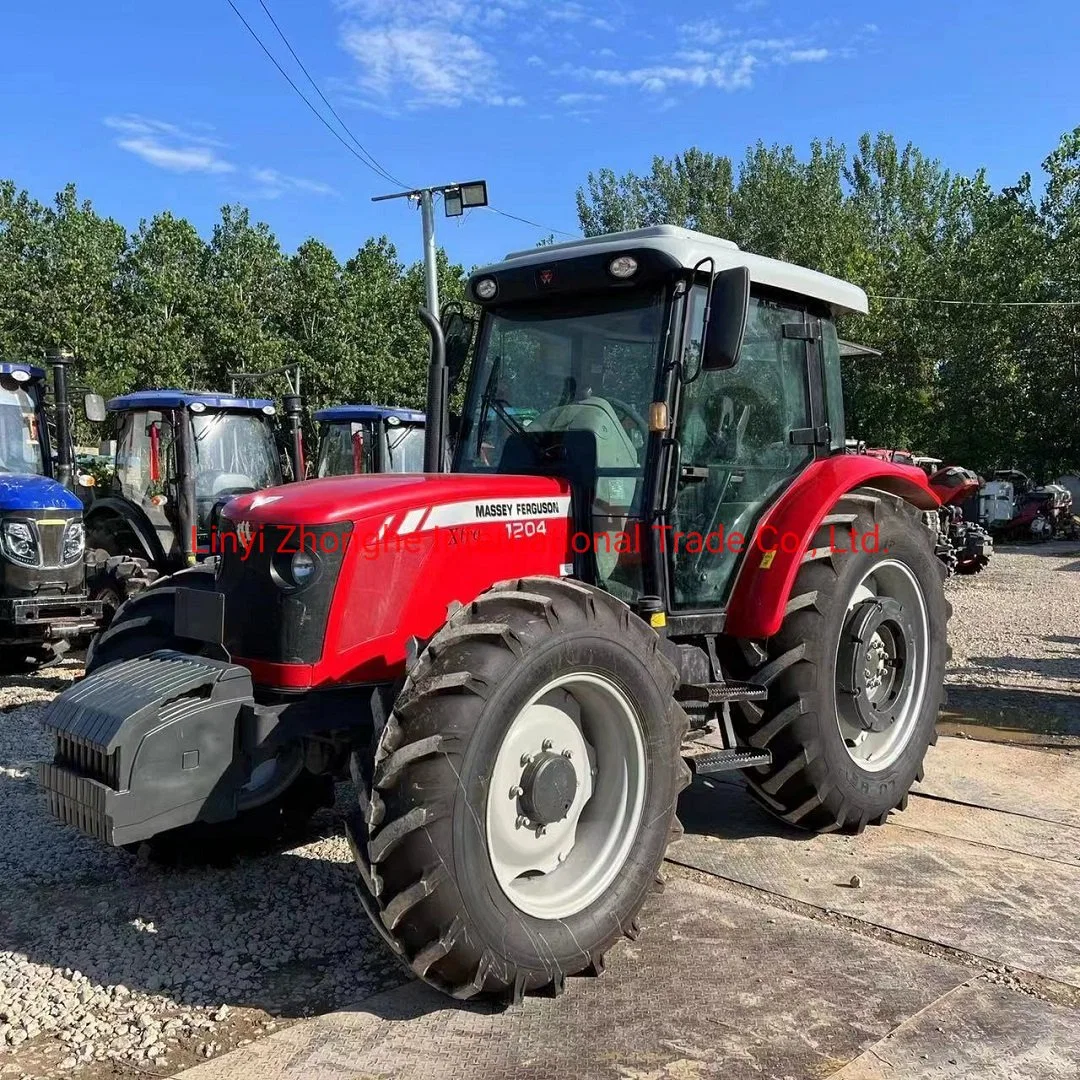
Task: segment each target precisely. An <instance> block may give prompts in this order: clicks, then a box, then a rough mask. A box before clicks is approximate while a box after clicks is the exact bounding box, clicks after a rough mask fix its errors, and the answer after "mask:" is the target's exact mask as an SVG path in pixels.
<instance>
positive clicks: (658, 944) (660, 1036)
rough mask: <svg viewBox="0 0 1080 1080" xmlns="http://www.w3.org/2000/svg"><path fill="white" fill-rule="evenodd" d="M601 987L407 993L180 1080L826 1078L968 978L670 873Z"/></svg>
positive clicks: (274, 1039)
mask: <svg viewBox="0 0 1080 1080" xmlns="http://www.w3.org/2000/svg"><path fill="white" fill-rule="evenodd" d="M643 923H644V930H643V932H642V935H641V937H640V938H639V939H638V940H637V941H636V942H632V943H631V942H623V943H622V944H621V945H620V946H619V947H618V948H616V949H615V950H614V951H613V953H612V954H611V957H610V958H609V971H608V974H607V975H606V976H605V977H604V978H602V979H598V980H597V979H582V980H574V981H573V982H572V984H571V986H570V987H569V989H568V992H567V993H566V994H565V995H564V996H563V997H561V998H558V999H541V998H528V999H526V1001H525V1002H524V1003H523V1005H522V1006H521V1007H519V1008H516V1009H508V1010H505V1011H495V1010H494V1009H493V1008H491V1007H490V1006H487V1007H483V1006H472V1007H469V1006H459V1005H456V1004H455V1003H453V1002H450V1001H449V1000H448V999H446V998H444V997H442V996H440V995H438V994H436V993H434V992H433V991H430V990H428V989H426V988H425V987H423V986H422V985H421V984H419V983H411V984H409V985H407V986H404V987H401V988H400V989H398V990H394V991H390V992H388V993H385V994H380V995H378V996H376V997H373V998H369V999H368V1000H366V1001H365V1002H363V1003H362V1004H360V1005H358V1006H357V1008H356V1009H355V1010H354V1011H351V1012H338V1013H332V1014H329V1015H326V1016H323V1017H320V1018H318V1019H316V1020H312V1021H304V1022H301V1023H299V1024H296V1025H294V1026H293V1027H291V1028H289V1029H287V1030H285V1031H283V1032H280V1033H278V1034H275V1035H273V1036H269V1037H267V1038H265V1039H260V1040H259V1041H257V1042H255V1043H253V1044H252V1045H251V1046H248V1047H245V1048H244V1049H242V1050H238V1051H235V1052H233V1053H231V1054H227V1055H224V1056H222V1057H221V1058H219V1059H217V1060H215V1061H210V1062H207V1063H206V1064H205V1065H200V1066H197V1067H196V1068H194V1069H192V1070H189V1071H188V1072H186V1073H184V1074H183V1075H184V1077H185V1078H186V1080H249V1078H250V1080H278V1078H282V1077H290V1078H292V1077H295V1078H297V1080H345V1078H352V1077H355V1078H360V1077H363V1078H365V1080H369V1078H380V1080H387V1078H396V1077H400V1078H409V1080H411V1078H413V1077H423V1078H424V1080H457V1078H458V1077H461V1076H468V1077H470V1080H498V1078H502V1077H507V1078H509V1077H513V1078H514V1080H546V1078H551V1080H556V1078H557V1080H565V1078H566V1077H571V1076H572V1077H575V1080H577V1078H580V1080H613V1078H614V1080H620V1078H621V1080H706V1078H711V1077H723V1078H724V1080H740V1078H743V1077H746V1078H751V1077H753V1078H760V1077H761V1076H762V1075H766V1076H775V1077H823V1076H827V1075H829V1074H830V1073H832V1072H833V1071H835V1069H837V1068H838V1067H840V1066H842V1065H843V1064H844V1063H845V1062H847V1061H849V1060H851V1059H852V1058H853V1057H855V1056H856V1055H857V1054H859V1053H860V1052H861V1051H862V1050H863V1049H865V1048H867V1047H869V1046H871V1045H873V1044H874V1043H876V1042H877V1041H878V1040H880V1039H881V1038H883V1037H884V1036H885V1035H886V1034H887V1033H888V1032H889V1031H891V1030H893V1028H895V1027H896V1025H898V1024H900V1023H902V1022H903V1021H904V1020H905V1019H907V1018H908V1017H910V1016H912V1015H914V1014H915V1013H917V1012H918V1011H920V1010H922V1009H925V1008H927V1007H928V1006H930V1005H931V1004H932V1002H933V1001H934V1000H936V999H937V998H938V997H939V996H940V995H942V994H943V993H946V992H948V991H949V990H951V989H953V988H954V987H956V986H957V985H959V984H960V983H961V982H962V981H963V980H964V979H965V977H966V976H967V975H968V974H969V971H968V970H967V969H965V968H962V967H960V966H958V965H954V964H951V963H949V962H947V961H943V960H939V959H935V958H933V957H930V956H926V955H924V954H922V953H919V952H917V951H915V950H911V949H905V948H901V947H898V946H895V945H891V944H889V943H887V942H883V941H875V940H872V939H870V938H866V937H861V936H859V935H853V934H850V933H847V932H845V931H843V930H839V929H837V928H835V927H832V926H828V925H825V924H823V923H819V922H815V921H813V920H810V919H807V918H804V917H801V916H798V915H792V914H789V913H787V912H783V911H778V910H772V909H768V908H762V907H761V906H760V905H756V904H753V903H751V902H749V901H747V900H744V899H742V898H740V897H736V896H733V895H732V894H730V893H725V892H723V891H721V890H719V889H716V888H714V887H711V886H709V885H703V884H700V883H698V882H694V881H691V880H689V879H687V878H684V877H681V876H679V873H678V871H677V870H675V871H673V872H672V877H671V880H670V881H669V883H668V888H667V890H666V891H665V893H664V894H663V895H662V896H659V897H657V898H655V899H654V900H652V901H651V902H650V904H649V905H648V906H647V907H646V910H645V917H644V919H643Z"/></svg>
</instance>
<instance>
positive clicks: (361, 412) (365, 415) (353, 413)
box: [315, 405, 424, 424]
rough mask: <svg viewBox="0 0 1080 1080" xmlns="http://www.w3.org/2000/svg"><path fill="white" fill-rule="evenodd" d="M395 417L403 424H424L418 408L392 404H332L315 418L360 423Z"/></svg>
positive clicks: (327, 421) (319, 411)
mask: <svg viewBox="0 0 1080 1080" xmlns="http://www.w3.org/2000/svg"><path fill="white" fill-rule="evenodd" d="M390 417H395V418H396V419H398V420H400V421H401V422H402V423H403V424H422V423H423V422H424V414H423V413H422V412H419V411H418V410H417V409H399V408H395V407H393V406H390V405H331V406H330V408H328V409H319V410H318V411H317V412H316V413H315V419H316V420H318V421H319V422H321V423H327V424H332V423H335V422H337V423H342V424H344V423H359V422H363V421H365V420H386V419H388V418H390Z"/></svg>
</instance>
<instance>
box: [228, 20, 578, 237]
mask: <svg viewBox="0 0 1080 1080" xmlns="http://www.w3.org/2000/svg"><path fill="white" fill-rule="evenodd" d="M226 3H228V5H229V7H231V8H232V9H233V12H234V13H235V15H236V17H237V18H238V19H239V20H240V21H241V22H242V23H243V24H244V29H246V30H247V32H248V33H249V34H250V35H251V37H252V38H253V39H254V40H255V42H256V44H258V46H259V48H260V49H262V51H263V52H264V53H265V54H266V57H267V59H268V60H269V61H270V62H271V63H272V64H273V65H274V67H276V68H277V70H278V72H279V73H280V75H281V77H282V78H283V79H284V80H285V81H286V82H287V83H288V84H289V86H291V87H292V89H293V91H294V92H295V93H296V95H297V97H299V98H300V100H301V101H302V102H303V103H304V104H305V105H306V106H307V107H308V109H310V110H311V112H312V114H313V115H314V116H315V118H316V119H317V120H318V121H319V123H320V124H322V125H323V127H325V128H326V130H327V131H329V132H330V134H331V135H333V136H334V138H335V139H337V141H338V142H339V143H341V145H342V146H344V147H345V149H346V150H348V152H349V153H350V154H352V156H353V157H354V158H356V159H357V160H358V161H359V162H360V163H361V164H362V165H364V166H365V168H367V169H370V170H371V171H372V172H373V173H375V174H376V175H377V176H381V177H382V178H383V179H384V180H388V181H389V182H390V183H392V184H395V185H396V186H397V187H399V188H401V189H402V190H405V191H408V190H410V186H409V185H408V184H405V183H403V182H402V181H401V180H399V179H398V178H397V177H396V176H394V175H393V174H392V173H390V172H389V171H388V170H387V169H385V168H384V167H383V166H382V165H380V164H379V162H378V161H377V160H376V159H375V157H374V156H373V155H372V154H371V152H370V151H369V150H367V148H366V147H365V146H364V145H363V143H361V142H360V140H359V139H358V138H357V137H356V136H355V135H354V134H353V132H352V130H351V129H350V128H349V126H348V124H346V123H345V121H344V120H342V118H341V116H340V115H339V114H338V112H337V110H336V109H335V108H334V106H333V105H331V104H330V102H329V101H328V100H327V98H326V95H325V94H323V92H322V90H320V89H319V85H318V83H316V82H315V80H314V79H313V78H312V77H311V73H310V72H309V71H308V69H307V67H306V66H305V65H304V62H303V61H302V60H301V59H300V57H299V56H298V55H297V52H296V50H295V49H294V48H293V47H292V44H291V43H290V42H289V39H288V37H287V36H286V35H285V32H284V31H283V30H282V29H281V27H280V26H279V25H278V22H277V20H276V19H275V18H274V16H273V14H272V13H271V11H270V9H269V8H268V7H267V5H266V3H265V2H264V0H259V6H260V7H261V8H262V9H263V11H264V12H266V15H267V18H269V20H270V22H271V23H272V24H273V26H274V29H275V30H276V31H277V33H278V36H279V37H280V38H281V40H282V41H283V42H284V43H285V47H286V48H287V49H288V50H289V53H290V55H291V56H292V58H293V59H294V60H295V61H296V63H297V65H298V66H299V67H300V70H301V71H302V72H303V73H304V75H305V76H306V78H307V80H308V82H309V83H311V85H312V87H314V89H315V92H316V93H317V94H318V95H319V97H320V98H321V99H322V101H323V103H324V104H325V105H326V107H327V108H328V109H329V110H330V112H331V114H332V115H333V116H334V118H335V119H336V120H337V122H338V123H339V124H340V125H341V127H342V128H343V129H344V130H345V132H346V133H347V134H348V136H349V138H351V139H352V141H353V142H354V143H355V144H356V147H358V148H359V151H358V150H357V149H356V148H354V147H353V146H350V145H349V143H348V142H346V140H345V139H344V138H343V137H342V135H341V133H340V132H339V131H338V130H337V129H336V128H334V126H333V125H332V124H331V123H330V122H329V121H328V120H327V119H326V117H325V116H323V114H322V113H321V112H320V111H319V110H318V109H317V108H316V107H315V106H314V105H313V104H312V103H311V101H310V99H309V98H308V97H307V96H306V95H305V94H304V92H303V91H302V90H301V89H300V87H299V86H297V85H296V83H295V82H294V81H293V79H292V77H291V76H290V75H289V73H288V72H287V71H286V70H285V69H284V68H283V67H282V66H281V64H280V63H278V60H277V57H276V56H274V54H273V53H272V52H271V51H270V50H269V49H268V48H267V46H266V44H265V42H264V41H263V40H262V38H261V37H259V35H258V33H257V32H256V31H255V29H254V28H253V27H252V25H251V23H249V22H248V21H247V19H245V18H244V15H243V13H242V12H241V11H240V9H239V8H238V7H237V6H236V4H235V3H234V2H233V0H226ZM487 209H489V210H490V211H491V212H492V213H494V214H498V215H499V216H500V217H504V218H509V219H510V220H511V221H517V222H520V223H521V224H522V225H529V226H531V227H532V228H534V229H538V230H540V231H541V232H550V233H555V234H557V235H559V236H568V237H570V238H571V239H576V238H577V234H576V233H571V232H567V231H566V230H565V229H556V228H554V227H553V226H551V225H543V224H541V223H540V222H539V221H533V220H532V219H531V218H526V217H521V216H520V215H518V214H511V213H509V212H507V211H506V210H500V209H499V208H498V207H496V206H488V207H487Z"/></svg>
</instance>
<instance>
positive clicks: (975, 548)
mask: <svg viewBox="0 0 1080 1080" xmlns="http://www.w3.org/2000/svg"><path fill="white" fill-rule="evenodd" d="M924 460H932V461H935V463H936V464H939V465H940V464H941V462H940V461H938V460H937V459H924ZM981 486H982V481H981V480H980V479H979V477H978V475H977V474H976V473H973V472H972V471H971V470H970V469H964V468H962V467H961V466H959V465H947V466H946V467H945V468H943V469H936V470H935V471H934V472H933V474H932V475H931V477H930V487H931V488H932V489H933V490H934V493H935V494H936V495H937V497H938V498H939V499H940V500H941V509H940V510H939V511H938V519H939V527H940V541H939V546H941V547H942V548H944V551H943V552H942V551H939V556H940V557H943V558H945V560H946V565H948V566H949V567H950V569H951V570H954V571H955V572H956V573H958V574H977V573H979V571H980V570H982V569H983V567H984V566H986V565H987V563H989V562H990V556H991V555H993V554H994V541H993V540H992V539H991V537H990V534H989V533H988V532H987V531H986V530H985V529H984V528H983V527H982V526H981V525H980V524H979V523H978V521H976V520H972V519H973V518H974V517H976V516H977V514H978V506H979V489H980V487H981ZM972 504H974V506H973V507H972ZM965 509H967V510H968V513H967V514H965Z"/></svg>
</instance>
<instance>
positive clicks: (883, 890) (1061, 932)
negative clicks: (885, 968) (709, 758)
mask: <svg viewBox="0 0 1080 1080" xmlns="http://www.w3.org/2000/svg"><path fill="white" fill-rule="evenodd" d="M680 812H681V814H682V816H683V821H684V824H685V825H686V827H687V836H686V837H685V838H684V839H683V840H681V841H680V842H679V843H678V844H676V845H674V846H673V847H672V848H671V850H670V852H669V855H668V857H669V858H670V859H671V860H672V861H674V862H677V863H682V864H683V865H686V866H691V867H694V868H696V869H698V870H701V871H704V872H706V873H710V874H716V875H718V876H719V877H723V878H728V879H729V880H731V881H737V882H741V883H742V884H744V885H751V886H754V887H755V888H759V889H765V890H767V891H768V892H771V893H775V894H777V895H779V896H786V897H789V898H791V899H793V900H798V901H802V902H804V903H807V904H813V905H815V906H817V907H820V908H825V909H831V910H834V911H838V912H841V913H842V914H844V915H849V916H851V917H852V918H856V919H860V920H862V921H864V922H867V923H871V924H873V925H876V926H882V927H887V928H889V929H891V930H896V931H899V932H901V933H904V934H910V935H913V936H915V937H919V938H923V939H925V940H928V941H934V942H937V943H939V944H942V945H947V946H951V947H952V948H956V949H962V950H964V951H966V952H969V953H972V954H974V955H976V956H980V957H983V958H986V959H989V960H993V961H996V962H999V963H1007V964H1011V965H1013V966H1016V967H1019V968H1022V969H1025V970H1028V971H1033V972H1037V973H1040V974H1043V975H1048V976H1051V977H1053V978H1056V979H1060V980H1061V981H1063V982H1067V983H1070V984H1072V985H1074V986H1080V907H1078V905H1077V902H1076V898H1077V897H1078V896H1080V861H1078V862H1077V865H1075V866H1073V865H1066V863H1065V862H1058V861H1051V860H1048V859H1043V858H1037V857H1034V856H1031V855H1024V854H1020V853H1017V852H1014V851H1009V850H1004V849H1000V850H993V849H990V848H987V847H985V846H982V845H979V844H973V843H971V842H969V841H966V840H958V839H955V838H954V837H951V836H947V835H929V834H927V833H924V832H920V831H916V830H915V829H906V828H903V827H900V826H896V825H886V826H885V827H884V828H873V829H867V830H866V832H865V833H863V835H862V836H859V837H847V836H835V835H829V836H810V835H808V834H806V833H799V832H796V831H794V830H790V829H786V828H784V827H783V826H781V825H779V824H778V823H777V822H775V821H774V820H773V819H772V818H771V817H770V816H769V815H768V814H766V813H765V811H764V810H761V809H760V808H759V807H757V805H756V804H754V803H753V802H751V800H750V798H749V796H748V795H747V794H746V793H745V792H744V791H743V790H742V789H740V788H739V787H737V786H735V785H732V784H716V785H714V787H713V788H711V789H708V788H706V787H705V786H704V785H703V784H702V783H700V782H699V783H698V784H695V785H694V787H692V788H691V789H690V790H689V791H688V792H687V794H686V796H685V797H684V799H683V801H682V802H681V803H680ZM901 816H902V815H901ZM1077 836H1078V841H1080V832H1078V833H1077ZM1077 851H1080V842H1078V845H1077V847H1076V848H1074V849H1073V852H1072V855H1075V854H1076V852H1077ZM855 874H857V875H858V876H859V878H860V879H861V887H859V888H852V887H851V886H850V884H849V883H850V881H851V878H852V875H855Z"/></svg>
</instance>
